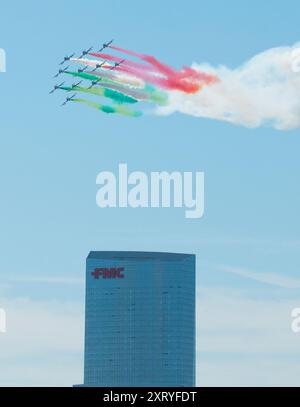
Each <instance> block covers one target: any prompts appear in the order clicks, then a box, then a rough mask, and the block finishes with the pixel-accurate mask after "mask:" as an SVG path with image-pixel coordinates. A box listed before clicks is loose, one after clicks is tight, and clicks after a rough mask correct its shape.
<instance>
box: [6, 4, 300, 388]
mask: <svg viewBox="0 0 300 407" xmlns="http://www.w3.org/2000/svg"><path fill="white" fill-rule="evenodd" d="M299 8H300V5H299V2H297V1H289V0H288V1H285V2H281V1H276V0H274V1H273V2H272V7H270V5H269V4H267V3H262V2H260V1H257V0H252V1H244V2H243V3H241V2H238V1H233V0H229V1H227V2H226V3H225V2H221V1H211V2H209V4H208V3H207V2H204V1H186V2H184V3H182V2H179V1H175V2H174V1H172V2H169V1H167V2H160V1H157V0H154V1H151V2H147V4H146V3H143V4H142V3H141V2H138V1H128V2H126V4H125V2H123V1H113V0H112V1H110V2H103V1H98V2H92V3H90V4H75V3H74V2H71V1H64V2H59V1H56V0H53V1H51V3H50V2H48V3H45V2H44V3H43V4H42V3H41V2H38V1H25V2H22V3H20V2H16V1H11V2H9V3H8V2H6V3H5V4H4V5H2V7H1V15H0V48H3V49H5V51H6V54H7V72H6V73H5V74H0V119H1V121H0V154H1V160H0V185H1V201H0V213H1V229H0V247H1V256H0V307H3V308H5V309H6V310H7V319H8V332H7V334H5V335H1V336H0V358H1V364H0V365H1V367H0V384H1V383H2V384H7V385H34V384H38V385H39V384H46V385H51V384H55V385H71V384H72V383H73V382H80V381H81V380H82V345H83V343H82V330H83V328H82V324H83V322H82V319H83V290H84V284H83V276H84V267H85V257H86V256H87V254H88V252H89V251H90V250H152V251H154V250H159V251H179V252H192V253H196V254H197V263H198V265H197V275H198V286H199V295H198V307H199V321H198V369H199V379H198V380H199V384H200V385H214V384H221V385H243V384H244V385H247V384H249V385H251V384H256V385H260V384H261V385H268V384H270V385H278V384H283V385H289V384H290V385H297V383H298V382H297V376H298V377H300V370H299V369H300V368H299V367H298V366H297V365H299V357H300V336H299V335H298V336H297V335H295V334H293V333H291V330H290V312H291V309H292V308H293V307H297V306H298V307H299V306H300V296H299V281H300V275H299V268H300V256H299V248H300V236H299V228H300V217H299V212H298V211H299V204H300V193H299V176H300V161H299V148H300V139H299V130H295V131H290V132H280V131H276V130H274V129H271V128H268V127H262V128H259V129H247V128H243V127H238V126H233V125H230V124H226V123H221V122H217V121H213V120H207V119H199V118H194V117H191V116H185V115H180V114H175V115H171V116H168V117H156V116H150V115H149V116H145V117H143V118H141V119H139V120H131V119H128V118H123V117H117V116H110V115H104V114H100V113H98V112H96V111H93V110H89V109H85V108H84V107H81V106H77V105H69V106H66V107H65V108H64V109H62V108H60V107H59V105H60V103H61V101H62V99H63V97H62V95H59V94H58V93H57V94H55V95H53V96H49V94H48V92H49V90H50V89H51V87H52V85H53V83H54V82H53V75H54V74H55V72H56V70H57V64H58V63H59V62H60V60H61V58H62V56H63V55H65V54H66V53H70V52H79V51H80V50H82V49H83V48H86V47H89V46H91V45H94V46H97V45H100V44H102V42H103V41H105V40H109V39H111V38H115V39H116V44H118V45H120V46H123V47H125V48H130V49H133V50H137V51H140V52H144V53H147V54H154V55H156V56H157V57H158V58H159V59H161V60H163V61H165V62H166V63H168V64H171V65H174V66H178V67H180V66H182V65H184V64H186V65H190V64H192V63H193V62H198V63H201V62H209V63H210V64H212V65H219V64H224V65H227V66H229V67H230V68H235V67H237V66H239V65H240V64H242V63H243V62H245V61H247V60H248V59H249V58H251V57H252V56H254V55H255V54H257V53H259V52H262V51H264V50H266V49H269V48H272V47H277V46H282V45H293V44H295V43H296V42H298V41H299V21H298V15H299V11H300V10H299ZM120 162H126V163H127V164H128V167H129V170H130V171H134V170H140V171H145V172H150V171H155V170H165V171H173V170H179V171H204V172H205V176H206V186H205V187H206V193H205V206H206V209H205V215H204V217H203V218H201V219H199V220H189V219H185V218H184V214H183V211H182V210H178V209H147V210H145V209H135V210H133V209H115V210H113V209H107V210H102V209H100V208H98V207H97V206H96V203H95V195H96V190H97V188H96V184H95V179H96V175H97V174H98V173H99V172H100V171H102V170H110V171H115V172H116V171H117V166H118V164H119V163H120ZM279 277H280V278H279ZM24 321H26V323H25V322H24ZM271 345H272V346H271ZM16 349H17V350H16ZM257 360H259V361H260V362H259V363H260V371H259V375H258V374H257V368H256V366H257Z"/></svg>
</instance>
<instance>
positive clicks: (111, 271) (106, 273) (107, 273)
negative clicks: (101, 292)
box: [91, 267, 124, 280]
mask: <svg viewBox="0 0 300 407" xmlns="http://www.w3.org/2000/svg"><path fill="white" fill-rule="evenodd" d="M123 271H124V267H111V268H96V269H95V270H94V271H93V272H92V273H91V275H92V276H93V277H94V279H96V280H98V279H99V278H100V277H102V278H124V274H123V273H122V272H123Z"/></svg>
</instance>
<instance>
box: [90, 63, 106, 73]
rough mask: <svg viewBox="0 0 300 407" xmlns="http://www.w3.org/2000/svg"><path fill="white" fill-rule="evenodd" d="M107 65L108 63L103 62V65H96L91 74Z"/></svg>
mask: <svg viewBox="0 0 300 407" xmlns="http://www.w3.org/2000/svg"><path fill="white" fill-rule="evenodd" d="M105 63H106V61H104V62H101V64H96V66H95V68H94V69H93V70H92V71H91V72H95V71H97V69H99V68H101V67H102V66H103V65H104V64H105Z"/></svg>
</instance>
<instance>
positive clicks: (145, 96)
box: [49, 39, 218, 117]
mask: <svg viewBox="0 0 300 407" xmlns="http://www.w3.org/2000/svg"><path fill="white" fill-rule="evenodd" d="M113 41H114V40H113V39H112V40H110V41H108V42H104V43H103V44H102V45H101V46H100V47H98V48H95V50H96V51H95V50H94V47H92V46H91V47H89V48H87V49H84V50H82V51H81V52H80V53H79V54H78V57H76V56H75V53H70V54H67V55H65V56H64V57H63V58H62V60H61V61H60V62H59V69H58V72H57V73H56V74H55V75H54V78H58V77H60V76H63V75H64V77H67V76H68V77H70V79H72V80H73V83H72V84H71V85H65V81H63V82H61V83H59V84H55V85H54V87H53V89H52V90H51V91H50V92H49V93H50V94H53V93H54V92H56V91H57V90H61V91H64V92H66V93H67V94H68V97H67V98H66V99H65V100H64V102H63V103H62V106H65V105H66V104H68V103H69V102H77V103H81V104H85V105H86V106H88V107H92V108H95V109H97V110H99V111H102V112H104V113H117V114H120V115H123V116H128V117H139V116H141V115H142V114H143V111H144V109H145V106H144V103H145V104H147V103H150V104H154V105H155V106H157V107H160V106H167V105H168V102H169V96H170V92H172V91H176V92H183V93H188V94H194V93H197V92H198V91H199V90H201V89H202V88H203V87H205V86H209V85H211V84H214V83H215V82H217V81H218V78H217V77H216V76H214V75H212V74H207V73H204V72H200V71H197V70H196V69H194V68H190V67H183V68H181V69H180V70H176V69H174V68H172V67H171V66H168V65H166V64H164V63H162V62H160V61H159V60H158V59H156V58H155V57H153V56H150V55H145V54H139V53H137V52H134V51H130V50H127V49H124V48H120V47H117V46H115V45H113ZM103 51H104V52H103ZM107 51H110V53H106V52H107ZM119 53H121V54H123V55H124V54H125V58H124V57H120V56H119V55H118V54H119ZM75 64H76V65H77V66H76V67H74V65H75ZM78 65H79V67H78ZM70 92H72V95H71V96H69V94H70ZM78 94H85V95H88V96H89V97H96V98H98V97H101V98H105V99H106V100H109V103H110V104H103V103H99V101H98V100H97V101H93V100H90V99H85V98H82V97H79V96H78ZM135 104H137V105H138V106H140V105H141V106H142V109H140V110H132V109H131V107H132V106H130V105H135Z"/></svg>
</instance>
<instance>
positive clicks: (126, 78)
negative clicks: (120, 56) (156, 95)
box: [71, 58, 145, 88]
mask: <svg viewBox="0 0 300 407" xmlns="http://www.w3.org/2000/svg"><path fill="white" fill-rule="evenodd" d="M71 61H73V62H75V63H79V64H82V65H85V66H90V67H91V68H96V67H97V65H98V64H99V63H101V61H98V60H91V59H87V58H80V59H79V58H71ZM102 62H103V61H102ZM103 66H104V65H103ZM106 66H107V67H108V69H110V71H107V70H106V71H105V70H103V69H102V70H101V71H100V70H99V71H95V72H94V74H95V75H98V76H100V75H101V76H103V77H105V78H109V79H114V80H115V81H116V82H120V83H123V84H126V85H127V86H129V87H136V88H142V87H144V85H145V84H144V81H142V80H140V79H138V78H136V77H133V76H130V75H125V74H122V73H120V72H115V71H114V70H112V69H111V68H112V65H110V64H107V65H106Z"/></svg>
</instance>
